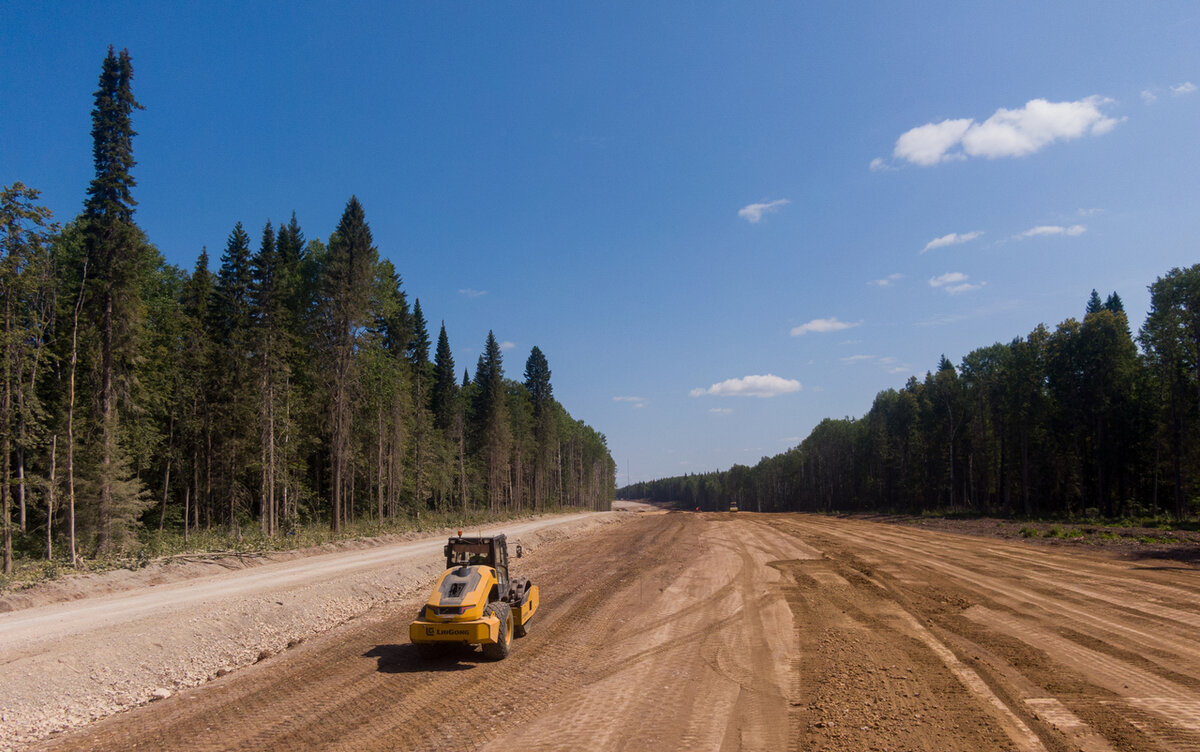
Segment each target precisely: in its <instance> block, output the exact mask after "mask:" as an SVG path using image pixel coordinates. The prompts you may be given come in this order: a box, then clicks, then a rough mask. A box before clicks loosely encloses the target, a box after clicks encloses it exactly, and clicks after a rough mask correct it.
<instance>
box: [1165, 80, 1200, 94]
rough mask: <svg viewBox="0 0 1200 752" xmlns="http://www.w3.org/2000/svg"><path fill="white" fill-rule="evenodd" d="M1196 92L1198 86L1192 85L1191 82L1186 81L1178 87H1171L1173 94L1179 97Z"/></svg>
mask: <svg viewBox="0 0 1200 752" xmlns="http://www.w3.org/2000/svg"><path fill="white" fill-rule="evenodd" d="M1195 90H1196V85H1195V84H1194V83H1192V82H1191V81H1184V82H1183V83H1181V84H1179V85H1178V86H1172V87H1171V93H1172V94H1174V95H1175V96H1177V97H1180V96H1183V95H1184V94H1191V93H1192V92H1194V91H1195Z"/></svg>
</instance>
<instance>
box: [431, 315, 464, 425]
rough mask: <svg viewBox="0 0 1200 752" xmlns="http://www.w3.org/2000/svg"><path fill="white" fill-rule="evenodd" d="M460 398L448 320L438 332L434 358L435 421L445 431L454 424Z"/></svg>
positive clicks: (433, 399) (433, 398)
mask: <svg viewBox="0 0 1200 752" xmlns="http://www.w3.org/2000/svg"><path fill="white" fill-rule="evenodd" d="M457 399H458V382H456V381H455V378H454V354H453V353H452V352H451V351H450V338H449V337H447V336H446V322H445V321H443V322H442V329H441V331H440V332H439V333H438V341H437V351H436V353H435V354H434V358H433V396H432V403H433V423H434V425H435V426H436V427H438V428H439V429H441V430H443V431H448V430H450V429H451V427H452V426H453V425H454V413H455V402H456V401H457Z"/></svg>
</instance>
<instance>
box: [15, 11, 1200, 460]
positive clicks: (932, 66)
mask: <svg viewBox="0 0 1200 752" xmlns="http://www.w3.org/2000/svg"><path fill="white" fill-rule="evenodd" d="M812 5H813V4H808V3H693V2H688V3H654V4H650V3H640V2H633V3H616V2H613V3H597V4H592V5H584V4H582V3H510V4H505V3H453V4H451V3H440V4H439V3H398V2H397V3H391V2H388V3H337V4H332V3H303V2H301V3H282V2H280V3H245V4H243V3H186V4H185V3H179V4H171V3H157V2H156V3H121V2H108V3H90V4H84V3H28V2H0V17H2V18H4V23H3V24H0V102H3V103H4V104H3V117H0V183H3V184H5V185H8V184H11V183H12V182H14V181H17V180H20V181H22V182H24V183H26V184H27V185H30V186H33V187H35V188H38V189H40V190H41V191H42V192H43V197H42V198H43V201H44V203H45V204H46V205H48V206H49V207H50V208H51V209H53V210H54V212H55V215H56V218H57V219H59V220H60V221H65V220H67V219H70V218H71V217H73V216H74V215H75V214H77V213H78V211H79V210H80V208H81V206H82V202H83V197H84V191H85V189H86V186H87V182H88V180H89V179H90V177H91V170H92V165H91V152H90V147H91V145H90V136H89V127H90V122H89V112H90V108H91V99H92V93H93V92H94V91H95V89H96V83H97V77H98V75H99V70H100V62H101V60H102V58H103V56H104V53H105V50H106V48H107V45H108V44H110V43H111V44H114V45H116V46H117V47H118V48H120V47H127V48H129V50H130V52H131V54H132V56H133V63H134V69H135V80H134V91H135V94H136V96H137V97H138V99H139V100H140V101H141V102H142V104H144V105H145V107H146V109H145V110H144V111H142V112H139V113H137V114H136V119H135V127H136V128H137V130H138V131H139V136H138V137H137V139H136V141H135V154H136V157H137V159H138V162H139V164H138V167H137V169H136V172H135V175H136V177H137V179H138V181H139V185H138V188H137V191H136V193H135V196H136V198H137V199H138V201H139V207H138V214H137V220H138V222H139V223H140V224H141V226H142V227H143V228H144V229H145V231H146V232H147V234H148V235H149V237H150V239H151V240H152V241H153V242H154V243H155V244H156V245H157V246H158V247H159V249H160V250H161V251H162V252H163V254H164V255H165V256H166V258H167V259H168V260H169V261H170V262H172V263H175V264H178V265H180V266H183V267H185V268H189V269H190V268H191V266H192V265H193V263H194V261H195V258H196V256H197V255H198V253H199V251H200V249H201V247H202V246H207V247H208V249H209V251H210V253H211V254H212V255H213V257H214V263H215V262H216V259H217V257H219V255H220V252H221V250H222V249H223V247H224V245H225V239H226V236H227V235H228V233H229V231H230V229H231V228H232V227H233V225H234V223H235V222H237V221H242V222H243V223H245V225H246V227H247V229H248V230H249V231H250V232H251V235H252V236H254V235H255V234H256V233H257V232H258V231H259V230H260V229H261V227H262V225H263V223H264V222H266V221H267V220H268V219H270V220H272V221H274V222H275V223H276V224H278V223H279V222H280V221H281V220H286V219H287V218H288V217H289V216H290V214H291V212H293V211H295V212H296V215H297V218H298V220H299V221H300V224H301V226H302V227H303V228H304V231H305V233H306V235H307V236H308V237H309V238H313V237H320V238H322V239H326V238H327V237H328V235H329V233H330V231H331V230H332V229H333V227H334V225H335V224H336V222H337V219H338V217H339V215H340V214H341V211H342V209H343V207H344V205H345V202H346V200H347V199H348V198H349V196H350V195H351V194H356V195H357V196H358V197H359V199H360V200H361V201H362V203H363V205H364V207H365V209H366V212H367V219H368V221H369V222H370V224H371V227H372V230H373V231H374V235H375V239H376V242H377V245H378V246H379V249H380V252H381V253H382V254H383V255H385V256H386V257H388V258H390V259H392V260H393V261H394V262H395V264H396V266H397V268H398V269H399V270H400V272H401V274H402V275H403V277H404V282H405V288H406V290H407V291H408V293H409V295H410V297H419V298H420V299H421V303H422V307H423V308H424V311H425V313H426V316H427V317H428V318H429V319H430V320H431V323H432V326H433V329H434V331H433V332H432V334H433V336H436V326H437V323H438V322H439V321H441V320H443V319H444V320H445V322H446V327H447V331H448V334H449V336H450V342H451V345H452V347H453V348H454V350H455V359H456V361H457V363H458V365H459V367H460V369H461V368H462V367H464V366H469V367H472V368H473V366H474V363H475V360H476V358H477V357H478V353H479V351H480V348H481V347H482V344H483V342H484V339H485V337H486V335H487V332H488V330H489V329H493V330H494V331H495V333H496V336H497V338H498V339H500V340H501V341H504V342H506V343H511V345H512V348H511V349H509V350H507V351H506V353H505V358H506V361H505V365H506V370H507V373H508V375H509V376H511V377H514V378H520V376H521V372H522V369H523V367H524V361H525V358H526V356H527V355H528V352H529V348H530V347H531V346H533V345H538V346H539V347H540V348H541V349H542V350H543V351H544V352H545V353H546V355H547V357H548V359H549V361H550V367H551V369H552V371H553V377H552V381H553V385H554V389H555V394H556V396H557V397H558V398H559V399H560V400H561V401H562V402H563V403H564V404H565V405H566V406H567V408H568V409H569V410H570V411H571V412H572V414H574V415H575V416H576V417H577V418H580V419H582V420H584V421H586V422H588V423H589V424H591V425H593V426H595V427H596V428H597V429H598V430H600V431H603V432H604V433H605V434H606V435H607V436H608V439H609V446H610V448H611V449H612V452H613V456H614V458H615V459H616V460H617V463H618V466H619V470H618V481H619V482H620V483H622V484H623V483H624V482H626V481H627V480H628V479H629V477H630V474H631V475H632V478H633V479H634V480H644V479H648V478H653V477H661V476H665V475H676V474H680V473H686V472H700V471H706V470H715V469H724V468H727V467H729V466H730V465H731V464H733V463H735V462H740V463H743V464H753V463H755V462H757V461H758V460H759V458H760V457H762V456H765V455H772V454H776V453H778V452H780V451H783V450H785V449H787V448H788V447H789V446H792V445H794V444H795V443H797V442H798V441H799V440H800V439H801V438H802V437H804V436H805V435H807V433H808V432H809V431H810V430H811V429H812V427H813V426H814V425H815V424H816V423H817V422H819V421H820V420H821V419H822V418H824V417H831V416H832V417H842V416H846V415H850V416H859V415H861V414H863V413H864V412H865V411H866V410H867V409H868V408H869V407H870V404H871V401H872V399H873V398H874V396H875V394H876V393H877V392H878V391H880V390H882V389H886V388H889V387H899V386H901V385H903V383H904V381H905V380H906V379H907V378H908V377H909V376H910V375H914V374H916V375H922V374H923V373H924V372H925V371H926V370H928V369H931V368H934V367H936V364H937V361H938V357H939V356H940V355H941V354H942V353H945V355H946V356H947V357H949V358H950V359H951V360H952V361H954V362H958V361H959V360H960V359H961V358H962V356H963V355H964V354H966V353H967V352H969V351H970V350H972V349H974V348H976V347H980V346H984V345H988V344H991V343H993V342H996V341H1008V340H1010V339H1012V338H1013V337H1015V336H1023V335H1025V334H1027V333H1028V332H1029V330H1030V329H1032V328H1033V327H1034V326H1036V325H1037V324H1038V323H1040V322H1045V323H1047V324H1048V325H1051V326H1053V325H1055V324H1057V323H1058V322H1060V321H1062V320H1063V319H1065V318H1067V317H1069V316H1079V315H1081V314H1082V310H1083V307H1084V304H1085V302H1086V299H1087V296H1088V293H1089V292H1090V291H1091V289H1092V288H1096V289H1098V290H1099V291H1100V292H1101V294H1102V295H1106V294H1107V293H1109V292H1111V291H1114V290H1115V291H1117V292H1118V293H1119V294H1120V295H1121V296H1122V298H1123V299H1124V300H1125V303H1126V308H1127V310H1128V312H1129V314H1130V319H1131V321H1132V323H1133V325H1134V327H1135V329H1136V327H1137V326H1139V325H1140V324H1141V322H1142V321H1143V319H1144V317H1145V312H1146V309H1147V307H1148V302H1149V298H1148V294H1147V292H1146V286H1147V285H1149V284H1150V283H1151V282H1153V281H1154V279H1155V278H1156V277H1157V276H1158V275H1160V274H1163V273H1164V272H1166V271H1167V270H1168V269H1170V268H1171V267H1173V266H1184V265H1191V264H1194V263H1197V262H1200V252H1198V251H1200V248H1198V244H1197V238H1198V237H1200V211H1198V210H1197V207H1198V206H1200V180H1198V179H1197V176H1198V174H1200V173H1198V170H1197V167H1198V166H1200V92H1198V91H1196V87H1197V86H1200V44H1197V41H1198V39H1200V5H1197V4H1196V3H1194V2H1189V3H1183V2H1179V3H1170V2H1164V3H1154V4H1137V3H1098V2H1079V3H1044V2H1034V3H1019V2H1008V3H993V4H982V3H963V2H950V3H920V4H915V3H827V4H824V5H822V6H818V7H811V6H812Z"/></svg>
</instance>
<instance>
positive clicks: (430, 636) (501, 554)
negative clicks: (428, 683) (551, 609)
mask: <svg viewBox="0 0 1200 752" xmlns="http://www.w3.org/2000/svg"><path fill="white" fill-rule="evenodd" d="M443 551H444V553H445V555H446V571H445V572H443V573H442V576H441V577H440V578H438V581H437V584H436V585H435V586H434V588H433V594H432V595H430V596H429V602H428V603H426V604H425V605H424V606H422V607H421V610H420V611H419V612H418V613H417V618H416V620H415V621H414V622H413V623H412V624H410V625H409V627H408V638H409V640H410V641H412V643H413V644H415V645H417V646H420V647H423V648H424V649H426V650H427V651H435V650H436V649H437V648H438V647H442V646H447V645H455V644H458V645H480V646H482V649H483V654H484V655H485V656H487V657H488V658H490V659H492V660H500V659H502V658H504V657H506V656H507V655H508V651H509V648H510V646H511V645H512V640H513V638H514V637H524V636H525V629H526V626H527V625H528V624H529V620H530V619H531V618H532V617H533V614H534V612H535V611H537V607H538V588H537V585H534V584H532V583H531V582H529V580H528V579H511V578H509V576H508V541H507V539H506V538H505V537H504V536H503V535H494V536H489V537H486V538H485V537H479V538H464V537H463V535H462V531H461V530H459V531H458V536H457V537H454V538H451V539H450V540H449V541H448V542H447V543H446V547H445V549H444V550H443ZM516 553H517V558H520V557H521V545H520V544H519V543H518V544H517V551H516Z"/></svg>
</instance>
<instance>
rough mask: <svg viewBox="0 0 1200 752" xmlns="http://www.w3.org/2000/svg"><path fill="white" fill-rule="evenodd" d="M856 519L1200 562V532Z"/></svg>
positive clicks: (1083, 525)
mask: <svg viewBox="0 0 1200 752" xmlns="http://www.w3.org/2000/svg"><path fill="white" fill-rule="evenodd" d="M851 518H852V519H862V520H870V521H872V522H885V523H889V524H894V525H911V526H913V527H919V528H923V529H925V530H939V531H942V532H946V533H958V534H959V535H974V536H978V537H981V538H999V539H1002V540H1021V541H1024V542H1027V543H1029V544H1032V545H1046V546H1073V547H1076V548H1093V549H1100V550H1102V551H1104V552H1106V553H1110V554H1114V555H1119V556H1122V557H1124V558H1128V559H1174V560H1176V561H1189V562H1195V563H1200V531H1196V530H1177V529H1163V528H1159V527H1120V526H1116V525H1100V524H1097V523H1093V522H1055V521H1049V520H1034V521H1015V520H1007V519H997V518H994V517H964V518H958V517H919V516H915V515H899V514H893V515H881V514H876V515H852V516H851Z"/></svg>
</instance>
